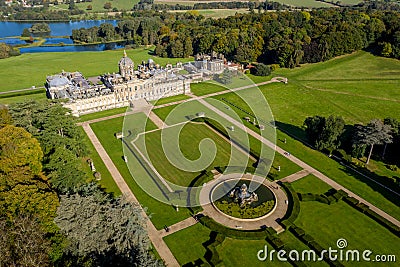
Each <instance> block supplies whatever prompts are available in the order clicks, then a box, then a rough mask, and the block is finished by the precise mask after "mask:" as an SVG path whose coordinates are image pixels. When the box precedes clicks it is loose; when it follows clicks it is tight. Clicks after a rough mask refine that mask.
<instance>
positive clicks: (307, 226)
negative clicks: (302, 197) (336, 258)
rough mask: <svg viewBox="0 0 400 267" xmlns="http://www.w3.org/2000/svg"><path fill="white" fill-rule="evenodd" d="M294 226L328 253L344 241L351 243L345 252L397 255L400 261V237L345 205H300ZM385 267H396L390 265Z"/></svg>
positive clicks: (305, 203) (340, 203) (352, 264)
mask: <svg viewBox="0 0 400 267" xmlns="http://www.w3.org/2000/svg"><path fill="white" fill-rule="evenodd" d="M295 223H296V225H297V226H299V227H301V228H303V229H304V230H305V231H306V233H307V234H310V235H312V236H313V237H314V238H315V240H316V241H317V242H318V243H319V244H320V245H322V246H323V247H324V248H325V249H327V248H328V247H332V248H333V249H336V248H337V246H336V241H337V240H338V239H339V238H344V239H346V240H347V243H348V246H347V247H346V250H348V249H358V250H360V251H363V250H365V249H369V250H371V251H373V255H376V254H396V258H397V259H398V258H399V257H400V253H399V250H398V249H397V248H398V245H396V244H399V239H398V237H396V236H395V235H393V234H392V233H391V232H389V231H388V230H387V229H386V228H384V227H383V226H381V225H379V224H378V223H377V222H375V221H373V220H372V219H370V218H369V217H367V216H365V215H364V214H362V213H361V212H359V211H357V210H355V209H353V208H352V207H350V206H349V205H347V204H346V203H344V202H342V201H339V202H338V203H335V204H333V205H327V204H322V203H319V202H316V201H310V202H301V212H300V215H299V217H298V218H297V220H296V222H295ZM357 264H360V263H359V262H358V263H356V262H353V263H351V262H346V263H345V265H346V266H348V265H350V266H359V265H357ZM384 266H397V265H396V264H393V263H392V264H391V263H388V262H387V263H385V265H384Z"/></svg>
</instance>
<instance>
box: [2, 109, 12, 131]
mask: <svg viewBox="0 0 400 267" xmlns="http://www.w3.org/2000/svg"><path fill="white" fill-rule="evenodd" d="M10 124H12V117H11V115H10V113H9V112H8V108H7V107H5V106H1V105H0V129H1V128H3V127H5V126H6V125H10Z"/></svg>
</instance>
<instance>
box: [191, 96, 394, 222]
mask: <svg viewBox="0 0 400 267" xmlns="http://www.w3.org/2000/svg"><path fill="white" fill-rule="evenodd" d="M198 101H199V102H200V103H202V104H203V105H204V106H206V107H207V108H209V109H210V110H212V111H214V112H215V113H217V114H218V115H220V116H221V117H223V118H224V119H226V120H228V121H229V122H230V123H232V124H233V125H235V126H236V127H238V128H240V129H243V128H245V129H244V130H245V131H247V133H248V134H250V135H252V136H253V137H255V138H256V139H258V140H260V141H261V142H263V143H264V144H265V145H267V146H269V147H271V148H272V149H274V150H276V152H278V153H279V154H281V155H284V156H286V157H287V158H288V159H289V160H290V161H292V162H294V163H295V164H297V165H298V166H300V167H301V168H303V169H304V170H307V171H308V172H309V173H312V174H313V175H314V176H316V177H317V178H319V179H320V180H322V181H324V182H325V183H327V184H329V185H330V186H331V187H333V188H334V189H336V190H340V189H342V190H343V191H345V192H346V193H347V194H349V196H351V197H354V198H356V199H357V200H358V201H360V202H363V203H364V204H366V205H368V206H369V208H370V209H371V210H373V211H374V212H376V213H377V214H379V215H380V216H382V217H384V218H385V219H387V220H389V221H390V222H392V223H393V224H395V225H397V226H399V227H400V221H398V220H397V219H395V218H393V217H392V216H391V215H389V214H388V213H386V212H384V211H383V210H381V209H379V208H377V207H376V206H374V205H373V204H371V203H369V202H368V201H366V200H365V199H363V198H361V197H360V196H358V195H356V194H354V193H353V192H351V191H350V190H348V189H346V188H345V187H343V186H341V185H340V184H338V183H336V182H335V181H333V180H332V179H330V178H329V177H328V176H326V175H324V174H322V173H321V172H319V171H318V170H316V169H314V168H313V167H311V166H310V165H308V164H307V163H305V162H303V161H301V160H300V159H298V158H296V157H295V156H293V155H288V154H287V152H286V151H285V150H283V149H282V148H280V147H278V146H277V145H276V144H274V143H272V142H271V141H269V140H268V139H266V138H264V137H263V136H261V135H259V134H258V133H256V132H254V131H253V130H251V129H249V128H247V127H245V126H244V125H243V124H242V123H240V122H239V121H237V120H235V119H233V118H231V117H230V116H228V115H227V114H225V113H224V112H222V111H221V110H219V109H217V108H216V107H214V106H213V105H211V104H209V103H208V102H206V101H205V100H204V99H198Z"/></svg>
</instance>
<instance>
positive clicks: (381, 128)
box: [304, 116, 400, 190]
mask: <svg viewBox="0 0 400 267" xmlns="http://www.w3.org/2000/svg"><path fill="white" fill-rule="evenodd" d="M304 128H305V133H306V137H307V139H308V141H309V142H310V144H311V145H312V146H313V147H315V148H316V149H318V150H320V151H324V152H327V153H328V154H329V155H331V154H335V155H337V156H338V157H339V158H341V159H342V160H344V161H346V162H347V163H349V164H353V158H356V159H360V158H364V157H365V164H366V165H368V164H369V163H370V159H371V157H374V158H375V159H376V160H379V161H383V162H384V163H386V164H387V167H388V168H389V169H391V170H397V169H398V167H397V166H400V161H399V158H398V151H400V121H399V120H397V119H395V118H385V119H383V120H382V119H373V120H371V121H370V122H368V123H367V124H365V125H362V124H356V125H346V124H345V122H344V120H343V118H341V117H335V116H329V117H322V116H312V117H307V118H306V119H305V121H304ZM377 151H378V152H377ZM393 179H394V180H393V181H391V183H393V184H391V185H396V187H397V189H396V190H400V183H399V182H400V180H399V179H400V177H397V178H393ZM396 179H397V180H396Z"/></svg>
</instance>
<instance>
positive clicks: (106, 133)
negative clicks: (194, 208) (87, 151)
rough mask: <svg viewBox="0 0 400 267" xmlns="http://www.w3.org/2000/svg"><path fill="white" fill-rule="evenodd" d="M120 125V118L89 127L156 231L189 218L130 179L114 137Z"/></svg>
mask: <svg viewBox="0 0 400 267" xmlns="http://www.w3.org/2000/svg"><path fill="white" fill-rule="evenodd" d="M139 114H140V113H138V114H135V115H138V117H137V118H138V121H140V120H146V117H145V115H144V114H142V115H139ZM130 116H133V115H130ZM122 123H123V117H120V118H116V119H112V120H107V121H102V122H97V123H93V124H91V127H92V129H93V131H94V132H95V133H96V136H97V137H98V138H99V140H100V142H101V144H102V145H103V147H104V149H105V150H106V151H107V153H108V155H109V156H110V158H111V159H112V161H113V162H114V164H115V166H116V167H117V168H118V170H119V172H120V173H121V175H122V176H123V177H124V179H125V181H126V182H127V184H128V186H129V188H130V189H131V190H132V192H133V193H134V194H135V196H136V198H137V199H138V200H139V202H140V204H141V205H142V206H143V207H147V213H148V214H150V215H151V217H150V218H151V221H152V222H153V224H154V225H155V227H156V228H157V229H162V228H163V227H164V225H172V224H174V223H177V222H179V221H181V220H183V219H185V218H187V217H188V216H190V215H189V211H188V210H187V209H183V208H182V209H180V210H179V212H176V211H175V209H174V208H173V207H172V206H171V205H168V204H164V203H162V202H159V201H157V200H156V199H154V198H152V197H151V196H150V195H148V194H147V193H146V192H145V191H143V190H142V189H141V187H140V186H139V185H138V184H137V183H136V182H135V179H133V178H132V175H131V173H130V172H129V169H128V167H127V165H126V163H125V162H124V160H123V159H122V156H123V155H124V153H123V150H122V143H121V141H120V140H117V139H116V138H115V137H114V133H116V132H121V130H122ZM150 129H156V126H155V125H154V124H153V125H151V124H149V126H148V127H147V130H150Z"/></svg>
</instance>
